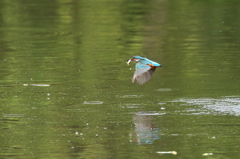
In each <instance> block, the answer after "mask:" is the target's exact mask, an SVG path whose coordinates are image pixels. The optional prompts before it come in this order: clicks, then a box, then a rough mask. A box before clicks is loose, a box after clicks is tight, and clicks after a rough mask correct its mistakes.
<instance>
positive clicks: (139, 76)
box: [132, 62, 155, 85]
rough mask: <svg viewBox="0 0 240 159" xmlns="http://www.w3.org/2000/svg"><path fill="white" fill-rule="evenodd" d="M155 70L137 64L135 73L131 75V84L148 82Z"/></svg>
mask: <svg viewBox="0 0 240 159" xmlns="http://www.w3.org/2000/svg"><path fill="white" fill-rule="evenodd" d="M154 70H155V69H152V67H150V66H148V65H146V64H143V63H140V62H138V63H137V64H136V71H135V72H134V74H133V78H132V82H137V83H138V84H140V85H141V84H143V83H145V82H147V81H149V80H150V79H151V77H152V75H153V73H154Z"/></svg>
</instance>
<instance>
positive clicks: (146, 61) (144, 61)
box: [139, 58, 161, 67]
mask: <svg viewBox="0 0 240 159" xmlns="http://www.w3.org/2000/svg"><path fill="white" fill-rule="evenodd" d="M139 63H142V64H145V65H148V64H151V65H153V66H155V67H158V66H161V64H159V63H157V62H155V61H152V60H149V59H147V58H144V59H141V60H140V61H139Z"/></svg>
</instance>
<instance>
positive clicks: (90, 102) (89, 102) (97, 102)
mask: <svg viewBox="0 0 240 159" xmlns="http://www.w3.org/2000/svg"><path fill="white" fill-rule="evenodd" d="M83 104H103V102H102V101H84V102H83Z"/></svg>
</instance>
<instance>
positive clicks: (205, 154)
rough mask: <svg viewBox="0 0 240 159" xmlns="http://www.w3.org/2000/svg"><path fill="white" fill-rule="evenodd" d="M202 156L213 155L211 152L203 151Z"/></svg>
mask: <svg viewBox="0 0 240 159" xmlns="http://www.w3.org/2000/svg"><path fill="white" fill-rule="evenodd" d="M202 155H203V156H210V155H213V153H204V154H202Z"/></svg>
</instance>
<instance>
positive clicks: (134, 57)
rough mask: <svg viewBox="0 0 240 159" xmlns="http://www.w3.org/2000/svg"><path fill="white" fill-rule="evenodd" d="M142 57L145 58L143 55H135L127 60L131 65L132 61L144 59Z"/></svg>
mask: <svg viewBox="0 0 240 159" xmlns="http://www.w3.org/2000/svg"><path fill="white" fill-rule="evenodd" d="M142 59H144V58H143V57H141V56H133V58H131V59H129V60H127V64H128V65H129V64H130V63H131V62H132V61H135V62H138V61H139V60H142Z"/></svg>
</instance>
